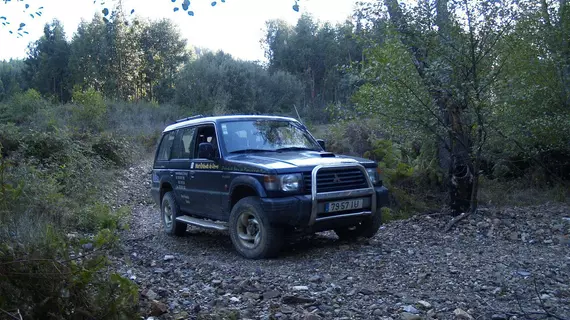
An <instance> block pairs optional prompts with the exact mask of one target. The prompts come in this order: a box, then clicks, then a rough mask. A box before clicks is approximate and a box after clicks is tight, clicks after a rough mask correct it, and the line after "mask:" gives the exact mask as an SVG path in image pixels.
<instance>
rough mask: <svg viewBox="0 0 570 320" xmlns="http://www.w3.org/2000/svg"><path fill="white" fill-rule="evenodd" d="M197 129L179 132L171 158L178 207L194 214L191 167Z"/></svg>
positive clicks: (191, 128)
mask: <svg viewBox="0 0 570 320" xmlns="http://www.w3.org/2000/svg"><path fill="white" fill-rule="evenodd" d="M195 132H196V128H195V127H186V128H181V129H178V130H177V133H176V136H175V139H174V142H173V145H172V153H171V157H170V168H171V169H172V172H173V174H174V177H173V183H174V185H173V188H174V190H176V193H177V195H178V206H179V207H180V209H181V210H182V211H184V212H189V213H192V212H193V210H192V203H191V199H190V189H189V187H190V186H191V182H190V180H191V179H193V175H192V172H191V170H190V166H191V163H192V158H193V151H194V144H193V139H194V134H195Z"/></svg>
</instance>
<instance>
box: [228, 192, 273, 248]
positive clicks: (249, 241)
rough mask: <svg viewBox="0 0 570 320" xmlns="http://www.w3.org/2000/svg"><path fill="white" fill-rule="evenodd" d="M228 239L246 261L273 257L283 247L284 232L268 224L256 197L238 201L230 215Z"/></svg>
mask: <svg viewBox="0 0 570 320" xmlns="http://www.w3.org/2000/svg"><path fill="white" fill-rule="evenodd" d="M229 227H230V238H231V240H232V243H233V245H234V247H235V248H236V250H237V251H238V253H239V254H240V255H242V256H243V257H245V258H248V259H263V258H270V257H275V256H277V254H278V253H279V251H280V250H281V247H282V246H283V235H284V230H283V229H282V228H277V227H274V226H272V225H271V224H270V223H269V219H268V218H267V216H266V215H265V212H264V211H263V208H262V207H261V201H260V200H259V198H258V197H245V198H243V199H241V200H239V201H238V202H237V203H236V204H235V206H234V207H233V208H232V212H231V213H230V221H229Z"/></svg>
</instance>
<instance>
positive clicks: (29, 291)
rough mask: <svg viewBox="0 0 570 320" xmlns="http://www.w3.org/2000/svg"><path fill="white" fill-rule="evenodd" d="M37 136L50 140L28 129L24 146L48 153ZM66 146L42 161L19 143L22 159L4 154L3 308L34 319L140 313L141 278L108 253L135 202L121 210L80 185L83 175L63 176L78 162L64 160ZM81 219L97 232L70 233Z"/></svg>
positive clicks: (0, 197) (0, 177) (0, 181)
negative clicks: (117, 268)
mask: <svg viewBox="0 0 570 320" xmlns="http://www.w3.org/2000/svg"><path fill="white" fill-rule="evenodd" d="M33 138H38V139H39V140H41V141H45V140H50V136H49V135H48V136H44V135H37V134H35V133H34V134H31V135H29V136H26V137H25V138H24V140H27V143H28V145H27V146H26V147H24V148H23V149H24V150H23V151H24V154H25V153H26V152H28V153H29V154H33V155H34V156H38V155H46V154H45V152H46V151H45V150H44V149H42V148H37V147H30V145H34V146H35V144H33V143H30V142H31V140H33ZM68 138H69V137H68V136H63V137H62V139H63V141H64V142H65V141H66V140H67V139H68ZM32 142H33V141H32ZM0 149H1V147H0ZM61 152H62V150H59V151H57V152H55V153H53V154H47V155H46V156H47V159H42V160H44V162H42V165H39V166H38V165H37V164H38V161H36V160H34V159H32V160H29V159H27V158H25V157H24V158H21V157H22V155H23V154H21V153H18V152H17V151H14V152H11V155H12V156H13V157H17V158H15V159H7V158H5V157H2V156H0V309H2V310H5V311H7V312H14V313H15V314H16V313H17V312H19V313H20V314H22V315H23V318H26V319H60V318H62V317H63V318H77V319H83V318H96V319H103V318H114V319H132V318H134V317H136V303H137V289H136V286H135V285H134V284H132V283H131V282H130V281H129V280H127V279H124V278H122V277H120V276H119V275H116V274H113V273H109V272H108V270H107V266H108V265H109V261H108V260H107V258H106V257H107V255H108V250H109V249H111V248H113V246H114V245H115V243H116V240H117V232H116V231H117V228H118V227H120V226H121V225H120V221H121V219H122V218H123V217H124V216H125V215H126V214H128V208H122V209H120V210H117V211H114V210H112V209H111V208H110V207H109V206H107V205H103V204H100V203H97V202H94V201H95V199H96V197H93V196H92V195H93V194H91V196H89V193H88V192H78V190H77V187H74V183H76V182H77V181H73V180H72V179H59V178H61V176H62V174H65V172H66V170H69V168H70V167H71V168H73V169H72V171H75V170H77V167H74V166H73V165H70V166H67V165H66V164H70V162H69V161H67V162H60V161H62V160H67V158H66V157H57V156H54V154H60V153H61ZM0 154H1V152H0ZM74 157H75V156H73V158H74ZM79 158H81V157H79ZM82 161H88V158H87V157H85V156H83V160H82ZM86 179H88V180H90V181H91V183H94V182H96V180H92V178H90V177H89V176H88V177H87V178H86ZM67 190H73V191H72V192H68V194H65V193H64V192H65V191H67ZM79 208H84V209H83V210H82V211H80V210H79ZM78 226H79V227H83V228H84V229H85V230H86V231H90V232H95V233H97V234H96V236H94V237H85V238H81V237H77V238H75V237H67V236H66V235H67V234H68V232H70V231H75V230H76V229H77V227H78Z"/></svg>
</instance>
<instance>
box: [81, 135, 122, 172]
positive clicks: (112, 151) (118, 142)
mask: <svg viewBox="0 0 570 320" xmlns="http://www.w3.org/2000/svg"><path fill="white" fill-rule="evenodd" d="M91 147H92V149H93V151H94V152H95V153H96V154H97V155H98V156H100V157H101V158H102V159H103V160H106V161H108V162H110V163H112V164H114V165H116V166H124V165H126V164H127V163H129V161H130V152H131V148H132V147H131V146H130V143H129V142H128V141H127V140H126V139H124V138H120V137H117V136H115V135H113V134H111V133H103V134H101V135H99V136H97V137H96V138H95V141H94V143H93V145H92V146H91Z"/></svg>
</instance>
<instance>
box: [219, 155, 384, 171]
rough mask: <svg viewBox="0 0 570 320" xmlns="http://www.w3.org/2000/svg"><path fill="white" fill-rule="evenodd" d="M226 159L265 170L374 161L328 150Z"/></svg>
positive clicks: (368, 163) (307, 168)
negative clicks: (332, 152)
mask: <svg viewBox="0 0 570 320" xmlns="http://www.w3.org/2000/svg"><path fill="white" fill-rule="evenodd" d="M226 160H227V161H228V162H229V163H231V164H233V165H247V166H254V167H258V168H261V169H265V170H278V171H291V170H295V171H305V170H311V169H312V168H314V167H315V166H317V165H321V164H325V165H331V164H344V163H360V164H362V165H365V166H371V165H374V161H372V160H369V159H364V158H358V157H350V156H342V155H336V154H331V153H329V152H318V151H301V152H299V151H290V152H289V151H288V152H263V153H250V154H239V155H230V156H228V157H226Z"/></svg>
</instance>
